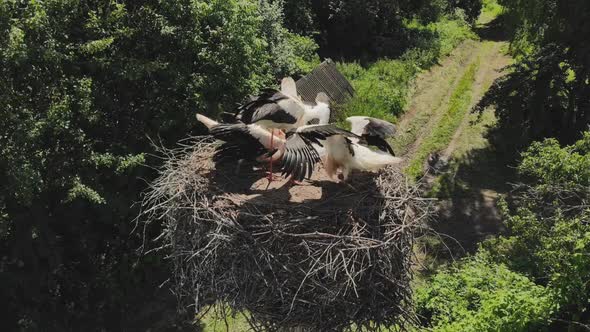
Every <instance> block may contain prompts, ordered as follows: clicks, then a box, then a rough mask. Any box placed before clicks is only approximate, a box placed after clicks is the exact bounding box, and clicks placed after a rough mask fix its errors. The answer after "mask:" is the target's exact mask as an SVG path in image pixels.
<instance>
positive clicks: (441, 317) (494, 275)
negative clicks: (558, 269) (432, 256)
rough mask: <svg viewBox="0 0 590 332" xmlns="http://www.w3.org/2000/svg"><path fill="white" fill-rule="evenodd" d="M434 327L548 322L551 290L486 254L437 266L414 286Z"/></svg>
mask: <svg viewBox="0 0 590 332" xmlns="http://www.w3.org/2000/svg"><path fill="white" fill-rule="evenodd" d="M416 307H417V308H416V310H417V313H418V315H419V316H420V317H422V320H423V321H424V323H426V325H431V326H432V330H433V331H449V332H452V331H474V332H475V331H478V332H479V331H533V330H539V329H541V328H542V327H543V326H546V325H548V324H549V318H550V317H551V313H552V310H553V305H552V297H551V293H550V292H549V291H548V290H547V289H545V288H544V287H542V286H538V285H535V284H534V283H533V282H532V281H531V280H529V279H528V278H527V277H526V276H524V275H521V274H518V273H515V272H513V271H511V270H509V269H508V268H507V267H506V266H505V265H502V264H496V263H494V262H492V261H490V260H489V259H487V258H486V257H485V256H484V255H479V256H476V257H474V258H469V259H466V260H464V261H462V262H460V263H458V264H456V265H454V266H452V267H451V268H449V269H446V270H442V271H439V272H438V273H436V275H434V277H433V278H432V279H431V280H429V281H428V283H427V284H425V285H424V286H422V287H420V288H418V289H417V291H416Z"/></svg>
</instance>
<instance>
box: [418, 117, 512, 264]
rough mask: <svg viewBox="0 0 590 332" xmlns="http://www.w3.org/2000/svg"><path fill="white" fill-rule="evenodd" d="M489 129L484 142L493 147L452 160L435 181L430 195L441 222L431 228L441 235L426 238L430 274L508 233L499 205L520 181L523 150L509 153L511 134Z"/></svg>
mask: <svg viewBox="0 0 590 332" xmlns="http://www.w3.org/2000/svg"><path fill="white" fill-rule="evenodd" d="M486 130H487V133H486V134H485V138H486V140H487V141H489V142H494V143H493V144H486V146H484V147H481V148H477V149H473V150H471V151H469V152H467V153H465V154H463V155H462V156H460V157H457V158H453V159H451V160H450V161H449V164H448V166H447V168H446V170H445V171H444V172H443V174H442V175H440V176H439V177H438V178H436V179H432V178H431V182H430V183H431V189H430V194H431V195H432V196H435V197H437V198H439V199H440V205H439V208H438V216H439V217H438V220H437V221H436V222H435V223H433V224H432V225H431V227H432V229H433V230H434V231H435V232H437V233H439V234H440V236H428V237H427V238H425V239H424V243H423V244H424V246H425V248H426V250H427V251H428V254H429V256H431V257H432V261H427V262H425V264H424V265H425V267H426V269H427V270H430V269H432V268H436V266H437V265H438V264H440V263H441V262H444V261H448V260H452V259H457V258H460V257H462V256H465V255H467V254H472V253H474V252H475V251H476V250H477V248H478V243H480V242H481V241H483V240H485V239H486V238H488V237H491V236H496V235H499V234H502V233H503V232H504V231H505V228H504V225H503V223H502V219H501V215H500V212H499V210H498V207H497V202H498V199H499V198H500V196H501V195H502V194H506V193H508V192H509V191H510V189H511V187H510V183H511V182H514V180H515V178H516V170H515V168H514V166H515V165H516V164H517V157H518V154H517V151H518V149H517V147H516V146H514V148H510V142H509V137H510V135H504V133H502V132H501V130H499V129H497V128H495V127H494V128H490V127H487V128H486ZM496 144H498V145H496ZM507 147H509V148H507Z"/></svg>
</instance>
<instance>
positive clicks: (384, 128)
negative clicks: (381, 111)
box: [361, 117, 396, 156]
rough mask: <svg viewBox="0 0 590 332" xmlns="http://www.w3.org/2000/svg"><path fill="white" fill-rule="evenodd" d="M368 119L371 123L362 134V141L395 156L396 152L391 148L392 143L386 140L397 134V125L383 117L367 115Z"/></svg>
mask: <svg viewBox="0 0 590 332" xmlns="http://www.w3.org/2000/svg"><path fill="white" fill-rule="evenodd" d="M366 119H367V120H368V121H369V123H368V124H367V125H366V126H365V128H364V130H363V134H362V135H361V137H362V138H363V139H362V141H361V142H362V143H365V144H367V145H372V146H374V147H376V148H377V149H379V150H381V151H383V152H387V153H389V154H391V155H392V156H395V152H394V151H393V149H392V148H391V145H389V143H387V141H386V139H387V138H388V137H393V136H394V135H395V133H396V127H395V125H394V124H392V123H390V122H387V121H385V120H381V119H375V118H370V117H367V118H366Z"/></svg>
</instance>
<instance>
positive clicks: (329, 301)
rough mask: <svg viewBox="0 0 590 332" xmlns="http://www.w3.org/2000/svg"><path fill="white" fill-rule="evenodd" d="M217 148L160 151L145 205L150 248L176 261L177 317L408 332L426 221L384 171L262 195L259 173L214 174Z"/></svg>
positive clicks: (422, 209)
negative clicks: (208, 315)
mask: <svg viewBox="0 0 590 332" xmlns="http://www.w3.org/2000/svg"><path fill="white" fill-rule="evenodd" d="M215 147H216V143H214V142H211V141H210V140H209V139H207V138H203V137H196V138H192V139H191V140H190V141H187V142H185V144H184V145H181V146H180V147H179V148H177V149H174V150H166V149H162V151H161V152H162V153H163V154H164V158H165V163H164V165H163V167H162V168H161V169H160V173H159V174H160V175H159V177H158V178H157V179H156V180H155V181H154V182H153V183H152V184H151V188H150V190H149V191H148V192H147V193H146V196H145V197H144V200H143V213H142V218H141V219H142V220H143V221H145V223H146V224H149V223H150V222H154V221H161V222H163V224H164V227H163V229H164V230H163V232H162V234H161V235H160V236H159V237H157V239H156V240H157V241H156V243H159V245H158V248H157V249H164V250H167V253H168V255H169V258H170V259H171V260H172V262H173V267H174V277H173V278H172V281H173V290H174V291H175V293H176V295H177V296H178V299H179V300H180V303H181V307H182V308H187V307H188V306H191V305H194V306H195V309H196V312H197V313H201V312H202V310H203V308H206V307H209V306H210V305H211V304H212V303H216V305H218V306H220V308H226V307H229V308H231V309H232V311H233V312H246V313H247V314H246V315H245V316H246V317H247V318H248V321H249V323H250V325H251V326H252V328H253V329H254V330H277V329H284V328H289V327H302V328H304V329H309V330H314V331H319V330H321V331H332V330H334V331H340V330H345V329H352V327H353V326H354V328H356V329H375V328H379V327H388V328H397V329H404V327H405V326H406V325H407V323H408V322H412V321H413V320H414V316H413V314H412V313H411V310H410V309H409V308H410V307H411V288H410V280H411V279H412V271H411V259H412V246H413V244H414V234H415V231H416V230H417V229H419V228H421V227H422V225H424V222H425V221H426V219H428V218H429V217H430V216H431V212H432V211H433V209H432V208H431V204H430V202H429V200H427V199H422V198H420V197H419V190H418V188H417V187H416V186H414V185H412V184H410V183H409V182H408V181H407V179H406V178H405V177H404V176H403V175H402V174H401V173H399V172H398V171H397V170H396V169H394V168H387V169H384V170H383V171H382V172H380V173H379V174H353V175H352V177H353V181H352V182H351V183H350V184H341V183H336V182H334V181H332V180H328V179H326V178H325V176H324V175H323V173H324V172H321V171H320V172H317V171H316V172H315V174H314V176H313V177H312V179H311V180H309V181H306V182H305V183H304V184H301V185H295V186H290V185H288V184H285V180H280V181H276V182H274V183H273V184H272V185H271V186H270V188H268V189H266V188H265V187H266V185H267V183H268V181H267V180H266V179H265V178H264V177H265V174H264V172H262V171H261V170H255V169H254V170H253V169H252V168H249V169H244V167H242V169H241V170H240V173H238V174H237V175H236V174H235V173H236V172H235V168H236V164H235V163H234V164H230V165H215V164H214V163H213V162H212V160H211V156H212V155H213V153H214V149H215ZM275 176H277V175H275ZM221 312H225V311H224V310H223V311H221Z"/></svg>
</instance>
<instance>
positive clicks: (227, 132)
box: [210, 123, 268, 162]
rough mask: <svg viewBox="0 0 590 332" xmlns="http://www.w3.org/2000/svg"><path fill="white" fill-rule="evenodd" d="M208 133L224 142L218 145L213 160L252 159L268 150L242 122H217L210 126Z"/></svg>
mask: <svg viewBox="0 0 590 332" xmlns="http://www.w3.org/2000/svg"><path fill="white" fill-rule="evenodd" d="M210 133H211V135H212V136H213V137H215V138H216V139H218V140H220V141H223V142H225V143H224V144H222V145H221V146H219V147H218V148H217V149H216V151H215V155H214V161H215V162H217V161H222V160H226V159H229V160H239V159H247V160H254V159H256V158H257V157H259V156H261V155H263V154H265V153H267V152H268V150H267V149H266V147H265V146H264V145H262V143H260V141H258V140H257V139H256V138H255V137H253V136H252V135H251V134H250V131H249V128H248V126H247V125H245V124H243V123H236V124H219V125H217V126H215V127H213V128H211V130H210Z"/></svg>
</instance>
